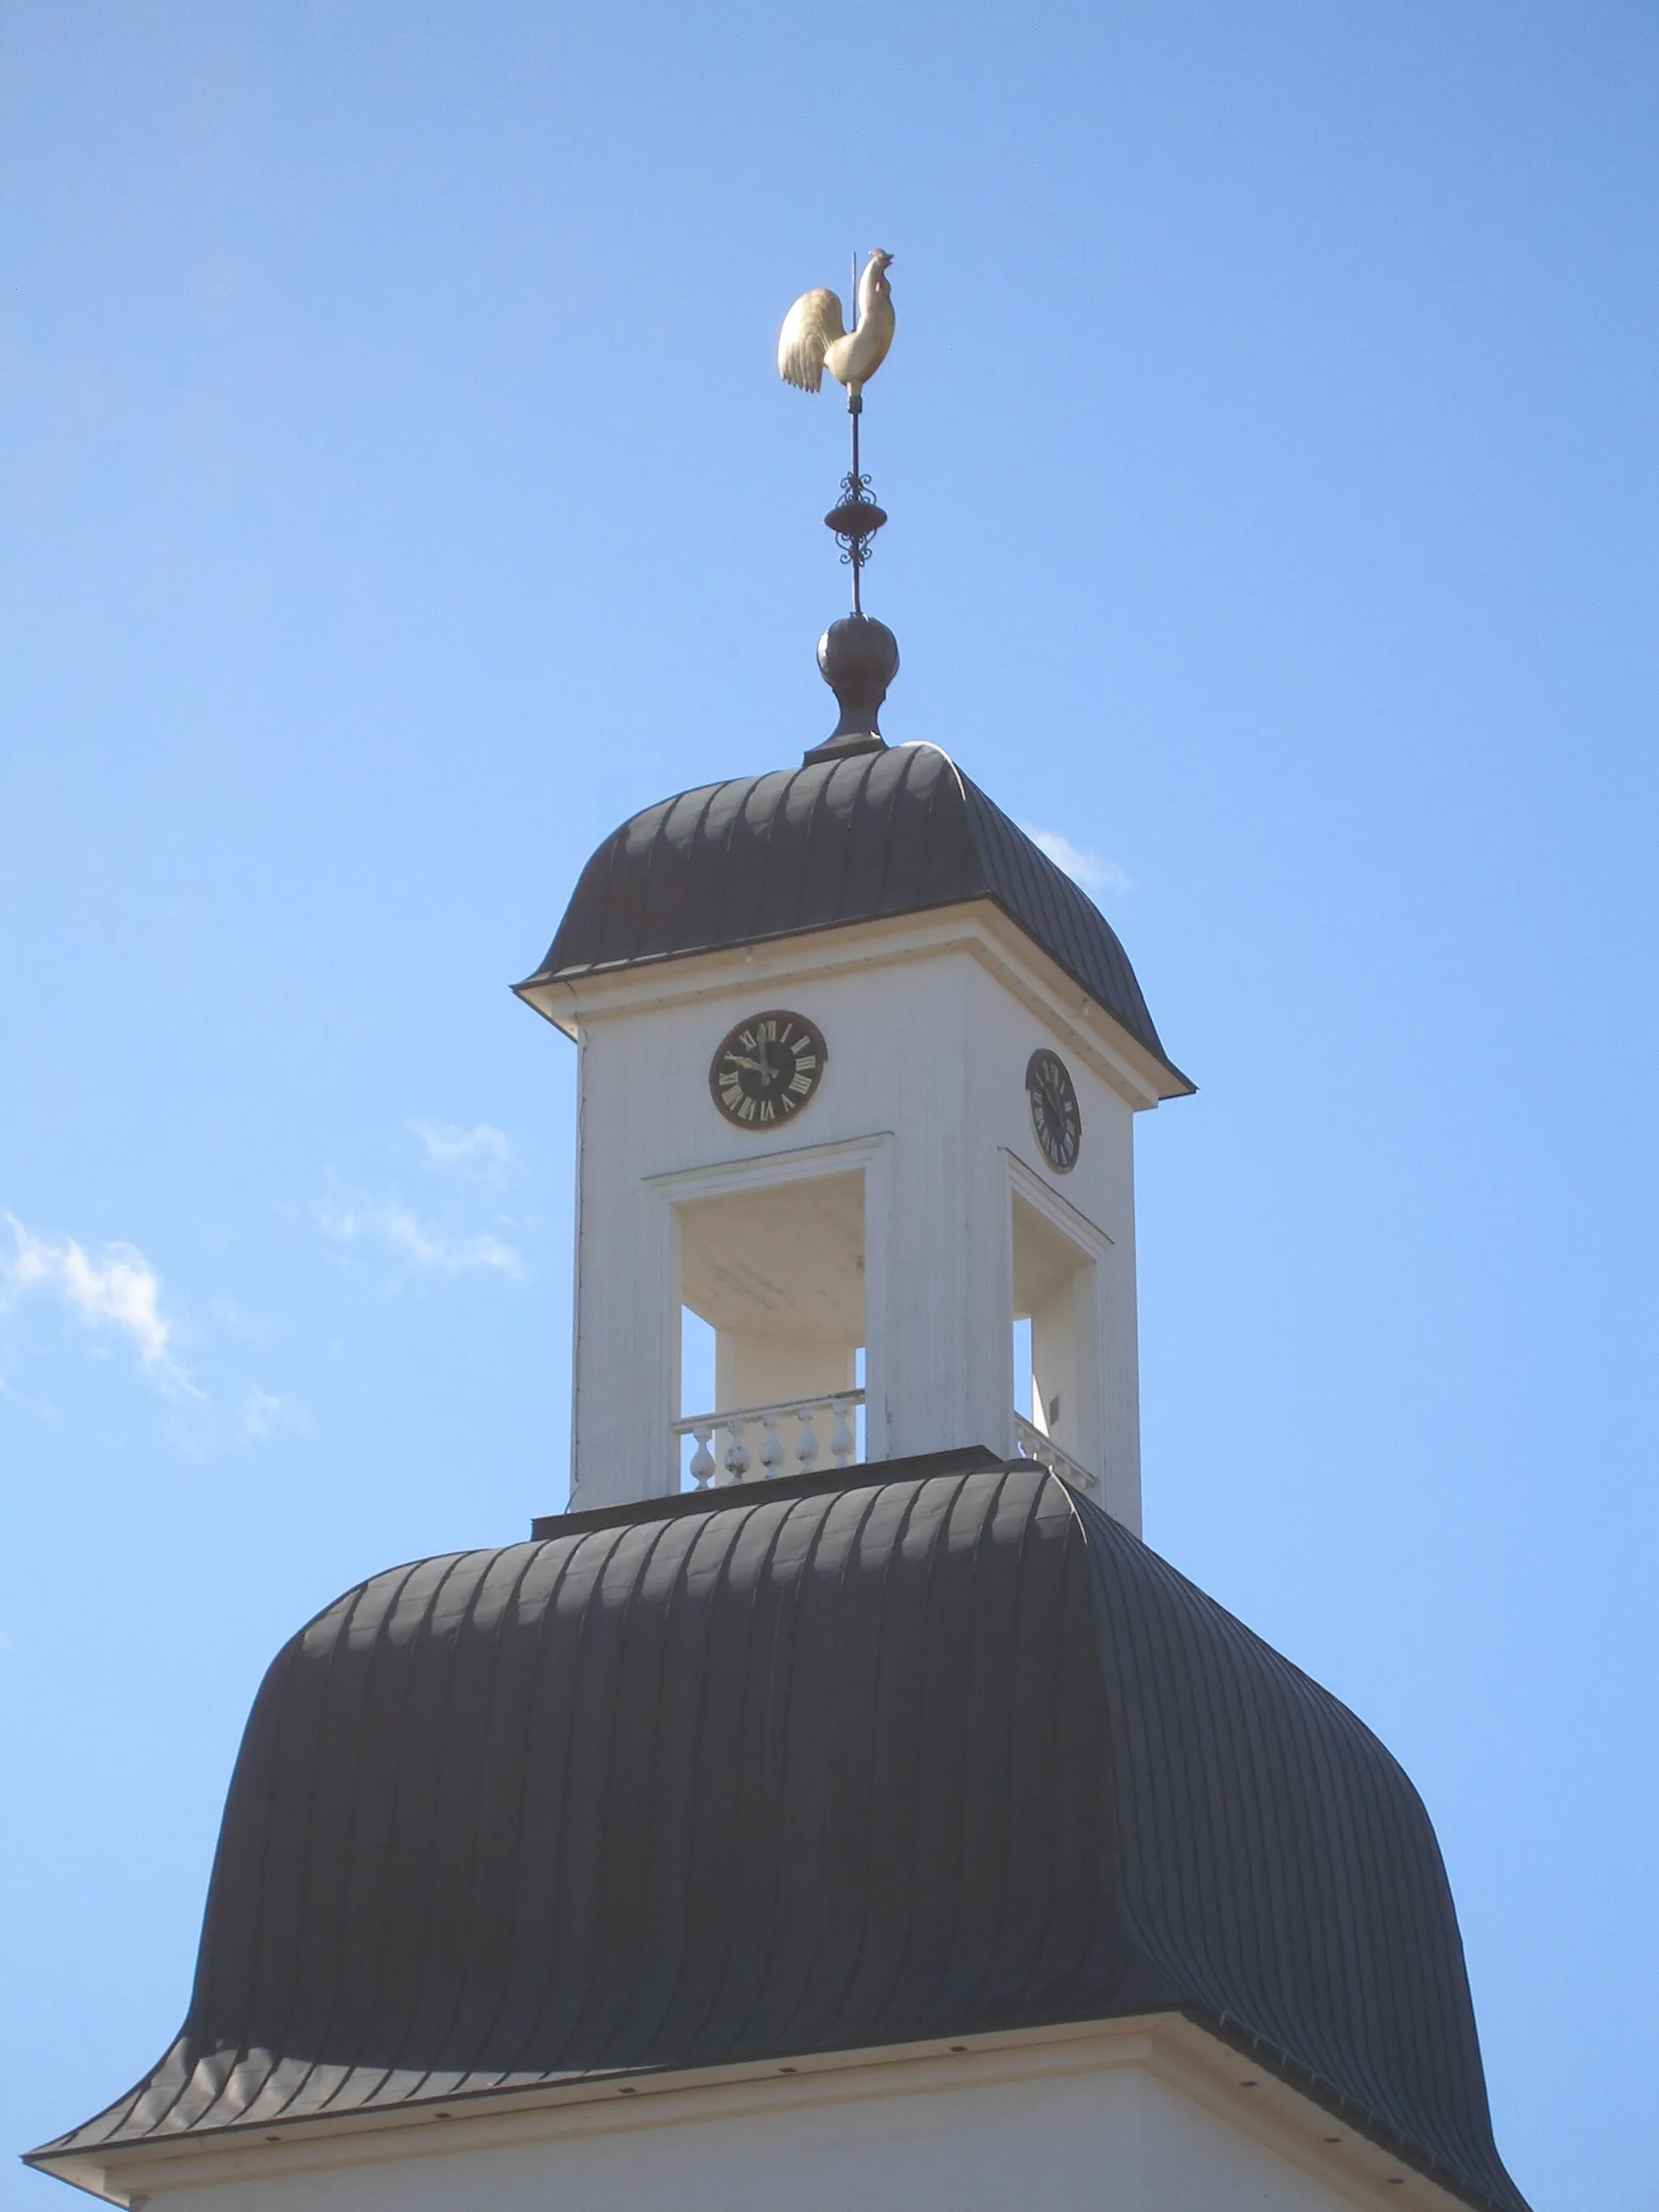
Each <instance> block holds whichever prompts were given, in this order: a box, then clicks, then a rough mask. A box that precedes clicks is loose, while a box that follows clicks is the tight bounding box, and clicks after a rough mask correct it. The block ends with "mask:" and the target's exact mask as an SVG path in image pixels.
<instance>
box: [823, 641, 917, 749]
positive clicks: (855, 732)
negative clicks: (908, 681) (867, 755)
mask: <svg viewBox="0 0 1659 2212" xmlns="http://www.w3.org/2000/svg"><path fill="white" fill-rule="evenodd" d="M898 665H899V649H898V640H897V639H896V637H895V636H894V635H893V633H892V631H891V630H890V629H888V627H887V625H886V623H878V622H877V621H876V620H875V619H874V618H873V617H872V616H870V615H843V616H842V618H841V620H840V621H839V622H833V623H830V625H829V629H827V630H825V632H824V633H823V636H822V637H821V638H820V639H819V640H818V668H819V671H820V672H821V674H822V675H823V680H824V682H825V683H826V684H828V685H829V689H830V690H832V691H833V692H834V693H835V695H836V702H837V703H838V705H839V706H840V708H841V720H840V721H839V722H838V723H837V724H836V729H835V734H834V735H833V736H832V737H831V738H830V739H829V743H830V744H832V745H833V744H836V742H837V740H838V739H840V738H848V739H857V738H863V739H865V740H866V744H867V743H868V742H869V740H871V739H872V738H873V739H874V740H875V741H876V743H877V744H880V742H881V731H880V729H879V727H878V724H877V721H876V715H877V712H878V708H880V706H881V702H882V701H883V700H884V698H885V697H886V696H887V687H888V685H889V684H890V683H891V682H892V680H893V678H895V677H896V675H897V674H898ZM847 750H848V751H849V752H850V751H853V750H861V748H857V747H855V746H854V744H848V747H847Z"/></svg>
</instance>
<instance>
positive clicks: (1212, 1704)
mask: <svg viewBox="0 0 1659 2212" xmlns="http://www.w3.org/2000/svg"><path fill="white" fill-rule="evenodd" d="M1158 2011H1178V2012H1181V2013H1182V2014H1185V2015H1187V2016H1188V2017H1189V2018H1190V2019H1192V2020H1194V2021H1198V2022H1199V2023H1200V2024H1201V2025H1203V2026H1204V2027H1206V2028H1208V2029H1209V2030H1210V2031H1211V2032H1212V2033H1214V2034H1216V2035H1217V2036H1218V2037H1220V2038H1222V2039H1225V2040H1226V2041H1228V2042H1230V2043H1231V2044H1232V2045H1235V2046H1237V2047H1240V2048H1243V2049H1245V2050H1247V2051H1249V2053H1250V2055H1251V2056H1252V2057H1253V2058H1254V2059H1255V2061H1256V2063H1260V2064H1261V2065H1264V2066H1266V2067H1267V2068H1269V2069H1276V2070H1277V2071H1278V2072H1279V2074H1280V2075H1282V2076H1283V2077H1284V2078H1285V2079H1286V2080H1288V2081H1291V2082H1292V2083H1294V2084H1295V2085H1296V2086H1297V2087H1299V2088H1300V2089H1302V2090H1303V2091H1304V2092H1305V2093H1307V2094H1308V2095H1310V2097H1312V2098H1314V2099H1315V2100H1318V2101H1320V2102H1322V2104H1323V2105H1324V2106H1327V2107H1328V2109H1330V2110H1331V2111H1333V2112H1337V2113H1340V2115H1342V2116H1343V2118H1345V2119H1346V2121H1347V2122H1348V2123H1349V2124H1351V2125H1352V2126H1353V2127H1355V2128H1356V2129H1358V2130H1363V2131H1366V2132H1369V2134H1370V2136H1372V2137H1374V2138H1375V2139H1376V2140H1377V2141H1379V2142H1382V2143H1383V2144H1384V2145H1386V2146H1387V2147H1388V2148H1389V2149H1390V2150H1391V2151H1392V2152H1393V2153H1394V2154H1395V2155H1396V2156H1397V2157H1399V2158H1400V2159H1401V2160H1405V2161H1407V2162H1408V2163H1409V2164H1411V2165H1412V2166H1415V2167H1416V2168H1417V2169H1418V2170H1419V2171H1420V2172H1424V2173H1425V2174H1428V2175H1431V2176H1432V2177H1433V2178H1434V2179H1437V2181H1438V2182H1440V2183H1441V2184H1442V2185H1443V2186H1445V2187H1446V2188H1448V2189H1449V2190H1450V2191H1454V2192H1455V2193H1456V2194H1458V2195H1459V2196H1461V2197H1462V2198H1463V2199H1464V2200H1465V2201H1466V2202H1467V2203H1469V2204H1471V2205H1474V2206H1478V2207H1481V2208H1486V2212H1524V2208H1523V2207H1522V2203H1521V2200H1520V2198H1519V2197H1518V2196H1517V2195H1516V2191H1515V2188H1514V2185H1513V2184H1512V2183H1511V2182H1510V2179H1509V2176H1508V2175H1507V2174H1506V2172H1504V2167H1503V2165H1502V2163H1501V2161H1500V2160H1499V2158H1498V2152H1497V2150H1496V2148H1494V2145H1493V2142H1492V2130H1491V2125H1490V2122H1489V2119H1488V2117H1487V2110H1486V2092H1485V2087H1484V2085H1483V2082H1482V2078H1481V2070H1480V2054H1479V2051H1478V2048H1477V2045H1476V2040H1475V2029H1474V2017H1473V2014H1472V2011H1471V2008H1470V2003H1469V1996H1468V1985H1467V1983H1466V1979H1465V1975H1464V1968H1463V1960H1462V1950H1461V1948H1460V1945H1459V1941H1458V1934H1457V1924H1456V1921H1455V1917H1454V1914H1453V1910H1452V1903H1451V1899H1450V1896H1449V1892H1448V1889H1447V1886H1446V1879H1445V1875H1444V1872H1443V1869H1442V1866H1441V1861H1440V1855H1439V1852H1438V1850H1437V1847H1436V1844H1435V1839H1434V1835H1433V1832H1432V1830H1431V1827H1430V1826H1429V1821H1428V1818H1427V1815H1426V1814H1425V1812H1424V1809H1423V1807H1422V1805H1421V1803H1420V1802H1419V1799H1418V1797H1417V1796H1416V1794H1415V1792H1414V1791H1413V1789H1412V1787H1411V1784H1409V1782H1408V1781H1407V1779H1406V1777H1405V1776H1404V1774H1403V1773H1402V1772H1401V1770H1400V1768H1399V1767H1398V1766H1397V1765H1395V1762H1394V1760H1393V1759H1391V1758H1390V1757H1389V1753H1387V1752H1386V1751H1385V1750H1384V1749H1383V1747H1382V1745H1381V1744H1379V1743H1378V1742H1377V1741H1376V1738H1375V1737H1374V1736H1373V1735H1370V1733H1369V1731H1368V1730H1367V1729H1364V1727H1363V1726H1362V1725H1361V1723H1359V1722H1358V1720H1356V1719H1355V1718H1354V1717H1353V1715H1352V1713H1350V1712H1348V1711H1346V1709H1345V1708H1344V1707H1343V1706H1342V1705H1340V1704H1339V1703H1338V1702H1337V1701H1336V1699H1334V1698H1333V1697H1331V1696H1329V1695H1328V1693H1327V1692H1325V1691H1323V1690H1322V1689H1320V1688H1319V1687H1318V1686H1317V1685H1316V1684H1315V1683H1314V1682H1311V1681H1310V1680H1309V1679H1308V1678H1307V1676H1306V1675H1304V1674H1301V1673H1300V1672H1299V1671H1298V1670H1297V1668H1295V1667H1293V1666H1291V1664H1290V1663H1289V1662H1287V1661H1285V1660H1284V1659H1282V1658H1281V1657H1279V1655H1278V1654H1277V1653H1276V1652H1274V1651H1273V1650H1270V1649H1269V1648H1268V1647H1267V1645H1266V1644H1263V1643H1261V1640H1260V1639H1259V1638H1256V1637H1255V1636H1254V1635H1252V1634H1251V1633H1250V1632H1249V1630H1248V1629H1247V1628H1245V1627H1243V1626H1242V1625H1241V1624H1240V1623H1239V1622H1238V1621H1237V1620H1234V1619H1232V1618H1231V1615H1229V1614H1228V1613H1225V1612H1224V1611H1223V1610H1222V1608H1221V1607H1219V1606H1218V1605H1215V1604H1213V1603H1212V1601H1210V1600H1209V1599H1208V1598H1206V1597H1205V1596H1204V1595H1202V1593H1201V1592H1200V1591H1199V1590H1197V1589H1194V1587H1193V1585H1192V1584H1191V1583H1188V1582H1187V1581H1185V1580H1184V1579H1183V1578H1182V1577H1181V1576H1180V1575H1179V1574H1177V1573H1176V1571H1174V1569H1172V1568H1171V1567H1170V1566H1168V1565H1166V1564H1165V1563H1164V1561H1163V1560H1162V1559H1159V1558H1158V1556H1157V1555H1156V1554H1155V1553H1152V1552H1151V1551H1149V1550H1148V1549H1147V1548H1146V1547H1145V1546H1144V1545H1143V1544H1141V1543H1140V1542H1139V1541H1138V1540H1137V1539H1136V1538H1135V1537H1134V1536H1133V1535H1131V1534H1129V1533H1128V1531H1127V1530H1126V1529H1125V1528H1121V1526H1119V1525H1118V1524H1117V1523H1116V1522H1113V1521H1110V1520H1109V1519H1108V1518H1107V1517H1106V1516H1105V1515H1103V1513H1101V1512H1100V1511H1098V1510H1097V1509H1096V1508H1095V1507H1094V1506H1092V1505H1091V1504H1089V1503H1088V1502H1087V1501H1086V1500H1085V1499H1084V1498H1080V1497H1079V1496H1078V1495H1076V1494H1075V1493H1074V1492H1072V1491H1070V1490H1069V1489H1068V1488H1067V1487H1066V1486H1065V1485H1064V1484H1063V1483H1061V1482H1060V1480H1057V1479H1056V1478H1055V1477H1054V1476H1052V1475H1050V1474H1047V1473H1045V1472H1044V1471H1043V1470H1042V1469H1041V1468H1036V1467H1033V1466H1032V1465H1030V1463H1029V1462H1012V1463H1006V1464H1005V1463H1002V1462H996V1461H994V1460H993V1459H992V1458H991V1457H990V1455H988V1454H985V1453H975V1452H956V1453H951V1454H945V1455H938V1456H937V1457H936V1458H934V1459H933V1460H924V1461H909V1462H902V1461H901V1462H889V1463H888V1464H887V1465H886V1466H885V1467H878V1468H856V1469H852V1470H848V1471H847V1472H844V1473H840V1474H836V1475H832V1476H824V1475H815V1476H809V1477H798V1478H795V1479H793V1480H787V1481H782V1482H778V1483H769V1484H765V1485H753V1486H746V1487H744V1488H740V1489H726V1490H721V1491H715V1492H709V1493H703V1494H701V1495H697V1496H694V1497H689V1498H674V1499H662V1500H653V1501H649V1502H647V1503H646V1504H640V1505H634V1506H625V1507H619V1508H616V1509H612V1510H608V1511H605V1512H600V1513H589V1514H578V1515H574V1516H568V1517H565V1518H562V1519H555V1520H552V1521H550V1522H543V1523H538V1537H537V1540H536V1541H532V1542H529V1543H522V1544H513V1545H509V1546H507V1547H505V1548H503V1549H501V1550H491V1551H481V1552H469V1553H459V1554H456V1555H454V1556H452V1557H448V1558H442V1559H425V1560H421V1561H418V1562H416V1564H415V1565H411V1566H405V1567H400V1568H398V1569H397V1570H395V1571H392V1572H390V1573H387V1574H382V1575H377V1576H375V1577H374V1578H373V1579H372V1580H370V1581H368V1582H366V1583H363V1584H362V1585H361V1587H359V1588H358V1589H354V1590H351V1591H349V1592H348V1593H347V1594H346V1595H344V1596H343V1597H342V1598H341V1599H340V1600H339V1601H337V1603H336V1604H334V1605H331V1606H330V1607H328V1608H327V1610H326V1611H325V1612H324V1613H320V1614H319V1616H318V1618H317V1619H316V1620H313V1622H312V1623H311V1625H310V1626H308V1627H307V1628H306V1629H304V1630H303V1631H301V1633H300V1634H299V1635H298V1636H296V1637H295V1638H294V1639H293V1641H292V1642H291V1643H290V1644H289V1645H288V1646H287V1648H286V1649H285V1650H283V1651H282V1652H281V1653H280V1654H279V1655H278V1656H277V1658H276V1662H275V1663H274V1664H273V1666H272V1667H271V1669H270V1674H268V1676H267V1677H266V1680H265V1682H264V1686H263V1687H262V1689H261V1690H260V1692H259V1695H258V1701H257V1703H256V1705H255V1706H254V1709H253V1713H252V1717H251V1719H250V1721H249V1723H248V1728H247V1733H246V1738H245V1740H244V1741H243V1745H242V1749H241V1753H240V1757H239V1759H238V1761H237V1765H236V1770H235V1774H234V1779H233V1781H232V1784H231V1789H230V1794H229V1798H228V1802H227V1806H226V1810H225V1817H224V1826H223V1830H222V1834H221V1837H220V1841H219V1849H218V1855H217V1858H216V1863H215V1867H214V1871H213V1877H212V1885H211V1889H210V1896H209V1900H208V1907H207V1916H206V1923H205V1926H204V1933H203V1938H202V1948H201V1955H200V1960H199V1963H198V1966H197V1975H196V1984H195V1990H194V1994H193V1995H192V1996H191V2003H190V2009H189V2013H188V2015H187V2017H186V2019H185V2024H184V2027H182V2029H181V2030H180V2031H179V2036H178V2038H177V2039H176V2041H175V2042H174V2043H173V2047H172V2048H171V2050H170V2051H167V2055H166V2056H165V2057H163V2058H162V2059H161V2062H160V2063H159V2064H158V2065H157V2066H156V2067H155V2069H154V2070H153V2071H152V2072H151V2073H150V2074H149V2075H146V2076H145V2078H144V2080H143V2081H141V2082H140V2083H139V2084H138V2086H137V2087H136V2088H135V2089H133V2090H132V2091H131V2093H129V2094H127V2095H126V2096H125V2097H123V2098H121V2099H120V2100H118V2102H117V2103H115V2104H113V2105H112V2106H110V2107H109V2108H108V2110H107V2111H106V2112H102V2113H100V2115H99V2116H98V2117H97V2118H94V2119H93V2120H90V2121H88V2123H86V2124H85V2125H84V2126H82V2127H80V2128H77V2129H76V2130H73V2131H72V2132H71V2133H70V2134H69V2135H67V2136H63V2137H61V2138H60V2139H59V2140H58V2142H53V2143H50V2144H47V2145H46V2146H44V2147H43V2148H41V2149H40V2150H39V2151H37V2152H35V2153H33V2160H34V2162H35V2163H37V2164H40V2165H43V2166H46V2167H48V2168H52V2167H53V2166H59V2167H61V2166H62V2165H63V2164H64V2162H67V2161H70V2160H73V2159H74V2158H76V2156H77V2155H78V2156H85V2155H86V2154H88V2153H94V2154H95V2153H97V2152H99V2151H100V2150H101V2151H102V2152H103V2153H105V2154H107V2153H108V2152H109V2151H110V2150H112V2148H115V2147H117V2146H121V2145H131V2144H134V2143H137V2142H167V2141H169V2140H171V2141H177V2140H178V2139H179V2138H180V2137H182V2136H199V2135H202V2134H204V2133H208V2132H214V2133H222V2132H223V2131H229V2132H230V2134H231V2135H232V2136H234V2134H235V2132H236V2131H238V2130H257V2129H263V2128H269V2127H270V2126H271V2125H273V2124H276V2122H278V2121H281V2122H283V2123H291V2122H294V2121H296V2120H299V2119H301V2118H307V2117H308V2116H317V2115H325V2114H328V2115H336V2116H338V2115H341V2114H343V2113H348V2112H354V2111H355V2112H370V2111H378V2112H388V2111H390V2110H392V2109H395V2108H398V2107H409V2106H418V2105H422V2104H430V2103H432V2102H434V2101H442V2102H445V2103H447V2104H453V2102H454V2101H455V2100H458V2099H459V2098H463V2097H466V2096H468V2095H472V2094H480V2093H489V2092H490V2091H492V2090H496V2089H500V2088H502V2087H528V2086H532V2085H538V2084H546V2083H550V2082H556V2081H568V2080H569V2079H571V2078H573V2077H578V2076H592V2075H618V2074H621V2075H627V2074H629V2073H634V2074H638V2073H641V2072H645V2071H649V2070H653V2069H675V2070H678V2069H686V2068H697V2067H708V2066H716V2065H721V2064H728V2063H743V2062H749V2061H756V2060H760V2059H775V2058H781V2057H799V2056H802V2055H805V2054H810V2053H814V2052H827V2051H846V2050H863V2049H869V2048H872V2047H878V2046H882V2045H902V2044H910V2043H915V2042H918V2041H924V2040H927V2039H933V2038H935V2037H938V2038H941V2039H944V2038H948V2037H951V2036H953V2035H954V2036H958V2037H960V2036H962V2035H963V2034H968V2033H975V2032H979V2033H987V2032H993V2031H1006V2030H1011V2029H1017V2028H1020V2027H1035V2026H1042V2025H1052V2024H1059V2023H1062V2022H1079V2021H1091V2020H1103V2019H1109V2018H1114V2017H1126V2016H1129V2015H1146V2014H1147V2013H1149V2012H1158Z"/></svg>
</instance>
